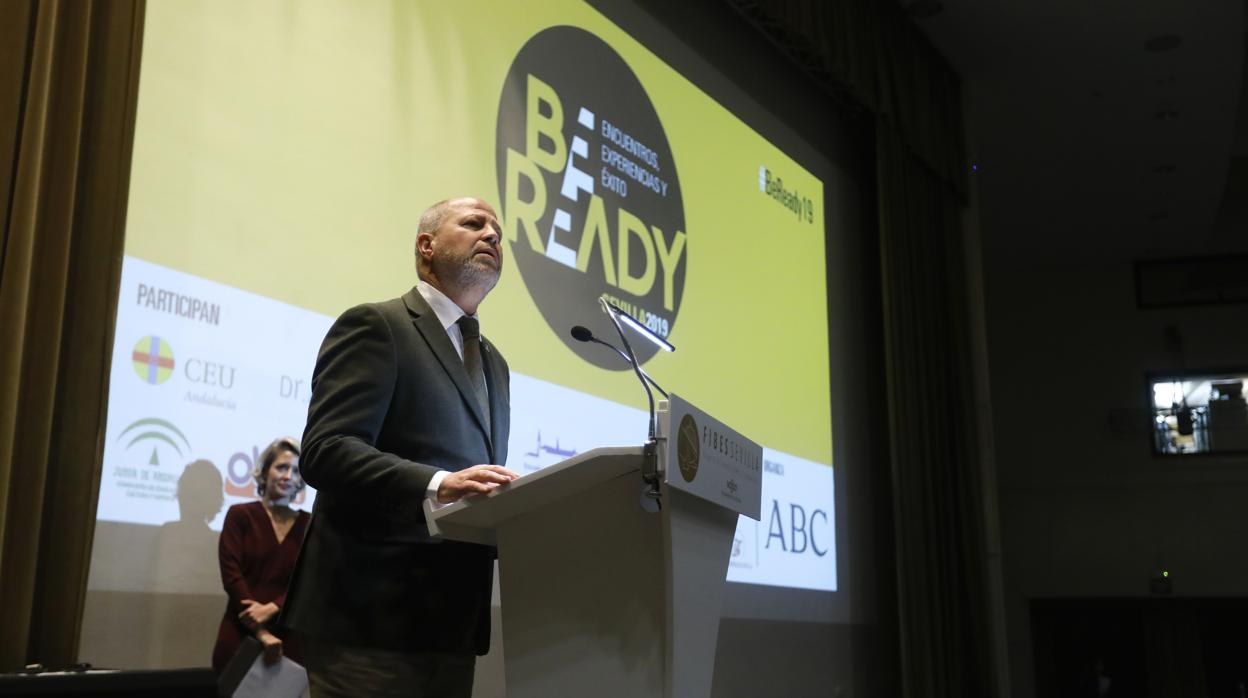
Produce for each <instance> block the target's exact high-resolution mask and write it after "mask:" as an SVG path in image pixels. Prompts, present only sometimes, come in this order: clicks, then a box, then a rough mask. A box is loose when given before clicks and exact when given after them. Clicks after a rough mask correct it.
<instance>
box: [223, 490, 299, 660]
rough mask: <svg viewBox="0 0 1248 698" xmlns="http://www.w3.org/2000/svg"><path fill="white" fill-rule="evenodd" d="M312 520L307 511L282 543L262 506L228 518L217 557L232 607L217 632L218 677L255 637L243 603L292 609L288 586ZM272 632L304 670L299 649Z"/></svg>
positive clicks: (243, 507)
mask: <svg viewBox="0 0 1248 698" xmlns="http://www.w3.org/2000/svg"><path fill="white" fill-rule="evenodd" d="M309 518H311V517H309V516H308V513H307V512H306V511H301V512H299V514H298V515H296V517H295V523H294V525H293V526H291V527H290V532H289V533H287V534H286V538H285V539H283V540H282V542H280V543H279V542H277V533H275V532H274V531H273V523H272V522H271V521H270V520H269V514H268V512H266V511H265V510H264V505H263V504H261V503H260V502H258V501H257V502H247V503H246V504H235V505H234V506H232V507H230V509H229V511H227V512H226V513H225V524H224V525H223V526H222V527H221V539H220V541H219V542H218V544H217V557H218V559H219V560H220V563H221V584H222V585H223V586H224V587H225V593H226V594H228V595H229V602H228V603H227V604H226V606H225V615H224V616H222V618H221V629H220V630H219V631H218V632H217V645H216V647H214V648H213V650H212V668H213V670H215V671H216V672H217V673H221V670H222V669H223V668H225V665H226V663H228V662H229V661H230V657H233V656H234V652H235V651H236V650H237V649H238V645H239V643H240V642H242V640H243V638H244V637H246V636H247V635H248V634H249V632H248V630H247V628H246V627H245V626H244V625H243V624H242V622H241V621H239V619H238V614H240V613H242V612H243V603H242V602H243V599H252V600H253V601H258V602H260V603H270V602H271V603H275V604H277V606H278V607H279V608H280V607H281V606H283V605H284V604H285V603H286V586H287V585H288V584H289V583H290V576H291V574H293V573H294V571H295V559H296V558H297V557H298V556H299V546H300V545H301V544H302V543H303V535H304V533H305V532H306V531H307V530H308V519H309ZM269 630H270V631H271V632H272V633H273V634H274V635H277V636H278V637H281V638H282V654H284V655H285V656H287V657H290V658H291V659H293V660H294V661H296V662H299V663H301V664H302V663H303V662H302V660H301V659H300V657H299V649H298V648H297V647H295V646H294V643H293V642H291V640H290V639H288V638H286V637H284V636H283V634H282V632H281V630H280V629H279V628H274V627H270V628H269Z"/></svg>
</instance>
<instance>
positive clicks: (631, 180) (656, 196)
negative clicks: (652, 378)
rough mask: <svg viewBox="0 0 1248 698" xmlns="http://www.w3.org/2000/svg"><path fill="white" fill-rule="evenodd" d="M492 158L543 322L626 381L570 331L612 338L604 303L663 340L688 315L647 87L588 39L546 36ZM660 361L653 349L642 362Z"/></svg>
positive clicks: (509, 96) (508, 93)
mask: <svg viewBox="0 0 1248 698" xmlns="http://www.w3.org/2000/svg"><path fill="white" fill-rule="evenodd" d="M495 158H496V162H495V164H496V166H497V175H498V189H499V192H500V194H501V198H502V213H503V218H504V219H505V221H506V229H505V231H504V232H505V236H506V240H507V242H508V248H509V250H510V252H511V255H512V258H513V259H514V260H515V262H516V267H517V268H518V269H519V270H520V275H521V277H523V279H524V283H525V286H526V287H527V288H528V289H529V293H530V294H531V295H532V297H533V301H534V302H535V303H536V304H537V306H538V308H539V309H540V310H541V313H542V316H543V317H544V318H545V320H546V322H547V324H549V325H550V328H551V330H552V331H554V332H555V334H556V335H557V336H559V337H560V338H561V339H563V341H564V343H565V344H566V345H567V346H568V347H569V348H570V349H572V351H574V352H575V353H576V354H577V355H579V356H580V357H581V358H583V359H585V360H586V361H589V362H590V363H593V364H595V365H597V366H600V367H603V368H608V369H613V370H625V369H626V368H628V367H627V366H626V365H625V364H623V363H621V362H620V361H618V359H616V357H613V356H612V355H611V354H609V353H607V352H603V351H601V350H598V349H597V348H596V347H592V348H591V347H590V345H589V344H586V343H581V342H577V341H575V340H573V339H572V338H571V337H570V336H569V335H568V328H569V327H571V326H573V325H578V324H580V325H587V326H589V327H590V329H592V330H594V331H595V332H596V333H598V334H603V335H606V334H607V333H608V332H609V331H611V326H610V324H608V321H607V319H606V318H605V316H602V315H601V314H600V313H599V312H598V308H597V304H596V303H595V301H596V300H597V299H598V298H599V297H601V296H604V295H605V296H606V297H607V299H608V300H610V301H612V302H614V303H615V304H616V305H618V306H620V307H621V308H622V309H624V310H625V311H626V312H628V313H629V314H631V315H632V316H633V317H635V318H637V319H638V320H640V321H641V322H643V323H644V324H645V325H646V326H647V327H649V328H650V329H651V330H652V331H653V332H655V334H658V335H659V336H661V337H667V336H668V335H669V334H670V333H671V332H672V330H673V328H674V327H675V324H676V317H677V315H678V314H679V312H680V302H681V297H682V296H683V295H684V287H685V269H686V267H687V266H688V264H687V258H688V255H687V250H688V243H687V235H686V233H685V211H684V204H683V203H682V199H681V190H680V180H679V178H678V177H677V176H676V165H675V162H673V160H672V151H671V148H670V147H669V145H668V142H667V135H666V134H665V133H664V131H663V125H662V123H660V121H659V116H658V113H657V112H655V109H654V105H653V104H651V102H650V97H649V96H648V95H647V94H646V91H645V89H644V88H643V87H642V85H641V82H640V81H639V80H638V79H637V76H636V75H634V74H633V71H632V69H631V68H629V67H628V64H627V63H625V62H624V60H623V59H622V58H621V57H620V55H619V54H617V53H616V52H615V50H614V49H612V48H611V47H610V46H609V45H607V44H606V43H605V42H604V41H602V40H601V39H599V38H598V37H596V36H594V35H593V34H590V33H589V32H587V31H584V30H582V29H577V28H575V27H551V28H549V29H545V30H543V31H541V32H538V33H537V34H536V35H534V36H533V37H532V38H531V39H529V41H528V43H526V44H525V45H524V47H523V48H521V49H520V52H519V53H518V54H517V55H516V58H515V60H514V61H513V62H512V64H511V69H510V71H509V72H508V74H507V79H506V82H505V83H504V85H503V93H502V97H501V99H500V101H499V106H498V126H497V142H496V152H495ZM656 351H657V347H655V346H652V345H649V344H648V343H646V345H645V346H639V347H637V354H638V357H637V358H638V359H639V360H641V361H646V360H647V359H649V358H650V357H652V356H654V353H655V352H656Z"/></svg>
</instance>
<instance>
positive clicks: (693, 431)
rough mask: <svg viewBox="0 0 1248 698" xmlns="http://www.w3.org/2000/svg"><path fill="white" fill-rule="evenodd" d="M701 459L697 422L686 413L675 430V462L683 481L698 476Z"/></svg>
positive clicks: (689, 480) (688, 480)
mask: <svg viewBox="0 0 1248 698" xmlns="http://www.w3.org/2000/svg"><path fill="white" fill-rule="evenodd" d="M701 460H702V444H701V440H700V439H699V438H698V423H697V422H695V421H693V415H691V414H687V415H685V416H684V417H682V418H681V420H680V427H679V428H678V429H677V430H676V463H677V465H679V466H680V476H681V477H683V478H684V479H685V482H693V478H695V477H697V476H698V463H700V462H701Z"/></svg>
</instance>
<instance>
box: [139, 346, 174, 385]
mask: <svg viewBox="0 0 1248 698" xmlns="http://www.w3.org/2000/svg"><path fill="white" fill-rule="evenodd" d="M131 359H132V360H133V361H134V372H135V373H137V374H139V378H142V379H143V380H145V381H147V382H148V383H151V384H152V385H157V384H159V383H164V382H165V381H167V380H169V376H171V375H173V347H171V346H169V342H166V341H164V340H163V339H161V338H160V337H157V336H156V335H152V336H150V337H144V338H143V339H140V340H139V341H138V343H137V344H135V345H134V352H133V353H132V354H131Z"/></svg>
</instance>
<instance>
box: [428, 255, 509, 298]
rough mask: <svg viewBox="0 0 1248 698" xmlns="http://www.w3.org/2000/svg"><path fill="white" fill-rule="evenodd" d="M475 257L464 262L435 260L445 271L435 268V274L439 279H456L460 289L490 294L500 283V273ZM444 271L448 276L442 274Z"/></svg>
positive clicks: (455, 281)
mask: <svg viewBox="0 0 1248 698" xmlns="http://www.w3.org/2000/svg"><path fill="white" fill-rule="evenodd" d="M475 256H476V255H471V256H469V257H468V259H464V260H455V259H440V260H435V262H436V263H437V266H440V267H443V269H436V268H435V269H434V273H435V274H437V275H438V277H439V278H444V279H447V278H449V279H454V283H455V285H456V286H458V287H459V288H462V289H474V290H482V291H484V292H485V293H489V292H490V291H491V290H493V288H494V285H495V284H497V283H498V277H499V275H500V272H499V270H498V269H495V268H494V267H491V266H489V265H487V264H481V263H478V262H476V261H475V260H474V259H473V257H475ZM443 271H445V272H447V274H446V276H443V274H442V273H440V272H443Z"/></svg>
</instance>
